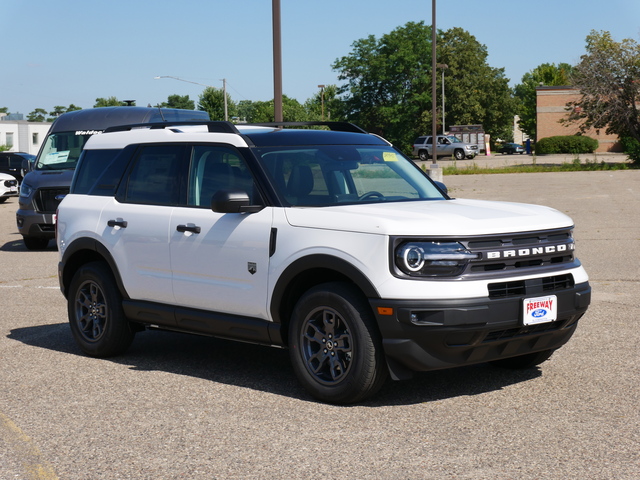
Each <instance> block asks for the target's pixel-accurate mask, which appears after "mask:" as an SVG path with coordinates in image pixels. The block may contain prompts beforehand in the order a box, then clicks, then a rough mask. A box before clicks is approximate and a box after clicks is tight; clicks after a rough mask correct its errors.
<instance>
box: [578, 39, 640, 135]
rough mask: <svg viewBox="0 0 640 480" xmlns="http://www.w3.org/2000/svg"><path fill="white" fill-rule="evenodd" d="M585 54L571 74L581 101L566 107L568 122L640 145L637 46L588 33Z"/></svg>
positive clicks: (639, 60) (639, 49)
mask: <svg viewBox="0 0 640 480" xmlns="http://www.w3.org/2000/svg"><path fill="white" fill-rule="evenodd" d="M586 50H587V53H586V54H585V55H583V56H582V57H581V59H580V63H578V65H576V67H575V70H574V72H573V76H572V81H573V85H574V86H575V87H577V88H578V89H579V90H580V93H581V97H580V99H579V100H577V101H575V102H570V103H569V104H568V105H567V106H568V107H569V108H570V109H571V112H572V113H571V114H570V116H569V118H568V121H569V122H579V123H580V129H581V130H582V131H586V130H587V129H590V128H595V129H605V131H606V133H608V134H617V135H619V136H621V137H628V138H630V139H634V140H635V141H636V142H640V112H639V111H638V105H640V45H639V44H638V43H637V42H636V41H635V40H631V39H624V40H622V41H621V42H616V41H615V40H613V38H612V37H611V34H610V33H609V32H606V31H600V32H597V31H595V30H592V31H591V33H590V34H589V35H588V36H587V46H586Z"/></svg>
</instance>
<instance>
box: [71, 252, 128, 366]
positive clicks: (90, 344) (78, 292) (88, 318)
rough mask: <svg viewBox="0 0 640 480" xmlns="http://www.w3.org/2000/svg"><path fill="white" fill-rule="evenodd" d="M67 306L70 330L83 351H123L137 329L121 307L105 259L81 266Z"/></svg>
mask: <svg viewBox="0 0 640 480" xmlns="http://www.w3.org/2000/svg"><path fill="white" fill-rule="evenodd" d="M67 309H68V314H69V324H70V326H71V333H72V334H73V337H74V338H75V340H76V342H77V343H78V345H79V346H80V348H81V349H82V351H83V352H84V353H86V354H87V355H90V356H92V357H110V356H113V355H118V354H120V353H124V352H125V351H126V350H127V348H129V345H131V342H132V341H133V337H134V332H133V330H132V329H131V326H130V325H129V322H128V321H127V319H126V317H125V316H124V311H123V309H122V296H121V295H120V292H119V290H118V287H117V286H116V283H115V280H114V278H113V275H112V273H111V271H110V270H109V269H108V268H107V266H106V265H105V264H104V263H102V262H91V263H88V264H86V265H84V266H83V267H81V268H80V269H79V270H78V271H77V272H76V274H75V275H74V277H73V280H71V285H70V288H69V295H68V298H67Z"/></svg>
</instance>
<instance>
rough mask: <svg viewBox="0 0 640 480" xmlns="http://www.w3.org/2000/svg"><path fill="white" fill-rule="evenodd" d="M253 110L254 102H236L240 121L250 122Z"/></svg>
mask: <svg viewBox="0 0 640 480" xmlns="http://www.w3.org/2000/svg"><path fill="white" fill-rule="evenodd" d="M254 110H255V102H253V101H251V100H240V101H239V102H238V118H239V120H240V121H243V122H244V121H247V122H251V121H253V120H251V119H252V118H253V112H254Z"/></svg>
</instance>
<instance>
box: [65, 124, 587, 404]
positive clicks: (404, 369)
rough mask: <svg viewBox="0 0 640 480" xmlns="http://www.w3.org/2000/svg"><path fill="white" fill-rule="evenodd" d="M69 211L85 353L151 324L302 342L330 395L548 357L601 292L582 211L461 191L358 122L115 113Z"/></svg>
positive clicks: (311, 382) (303, 378) (71, 288)
mask: <svg viewBox="0 0 640 480" xmlns="http://www.w3.org/2000/svg"><path fill="white" fill-rule="evenodd" d="M320 123H322V124H323V125H326V126H327V127H329V128H330V129H331V131H328V130H311V129H300V128H286V127H288V126H292V127H299V126H305V127H308V126H313V125H318V124H320ZM56 218H57V236H56V239H57V244H58V250H59V263H58V278H59V281H60V288H61V290H62V292H63V294H64V295H65V296H66V298H67V302H68V315H69V322H70V329H71V334H72V335H73V337H74V339H75V341H76V342H77V344H78V346H79V347H80V349H81V350H82V351H83V352H84V353H86V354H87V355H90V356H93V357H109V356H112V355H117V354H123V353H124V352H125V351H126V350H127V348H128V347H129V346H130V344H131V342H132V341H133V339H134V336H135V334H136V333H137V332H141V331H143V330H146V329H150V330H157V329H167V330H172V331H181V332H188V333H195V334H200V335H211V336H219V337H223V338H226V339H235V340H239V341H245V342H251V343H257V344H263V345H267V346H275V347H282V348H288V349H289V353H290V357H291V362H292V366H293V371H294V372H295V374H296V375H297V376H298V379H299V381H300V383H301V384H302V385H303V386H304V387H305V388H306V389H307V390H308V391H309V392H310V393H311V395H313V396H314V397H316V398H317V399H319V400H322V401H326V402H331V403H353V402H359V401H362V400H364V399H365V398H367V397H370V396H371V395H373V394H374V393H375V392H376V391H377V390H378V389H379V388H380V387H381V386H382V384H383V383H384V382H385V380H386V378H387V377H388V376H391V377H392V378H393V379H394V380H401V379H407V378H410V377H411V375H412V372H414V371H426V370H437V369H442V368H449V367H457V366H462V365H470V364H474V363H483V362H490V363H493V364H494V365H497V366H499V367H502V368H532V367H533V366H535V365H538V364H540V363H542V362H544V361H545V360H547V359H548V358H549V357H551V355H552V354H553V352H554V351H555V350H557V349H558V348H560V347H561V346H562V345H564V344H565V343H566V342H567V341H569V339H570V337H571V335H572V334H573V332H574V331H575V329H576V328H577V326H578V324H579V319H580V317H581V316H582V315H583V314H584V313H585V311H586V310H587V307H588V305H589V302H590V296H591V288H590V286H589V282H588V276H587V273H586V272H585V270H584V268H583V267H582V265H581V263H580V261H579V260H578V258H577V257H576V256H575V244H574V239H573V233H572V232H573V221H572V220H571V219H570V218H569V217H568V216H566V215H565V214H563V213H561V212H558V211H556V210H553V209H551V208H548V207H543V206H540V205H524V204H515V203H501V202H488V201H479V200H464V199H453V198H450V197H449V196H447V195H446V194H445V193H444V192H443V190H442V189H441V188H440V187H439V186H437V184H435V182H433V181H432V180H431V179H430V178H429V177H428V176H427V175H426V173H424V172H423V171H422V170H421V169H420V168H419V167H418V166H417V165H416V164H415V163H414V162H412V161H411V160H410V159H409V158H407V157H406V156H405V155H403V154H402V152H401V151H399V150H397V149H396V148H394V147H393V145H391V144H390V143H389V142H387V141H386V140H384V139H383V138H381V137H379V136H377V135H370V134H367V133H366V132H365V131H364V130H361V129H359V128H358V127H356V126H355V125H352V124H348V123H342V122H306V123H304V122H301V123H293V124H286V123H274V124H261V125H233V124H231V123H228V122H210V123H206V122H203V123H202V124H201V125H198V126H196V125H189V126H183V125H175V124H174V125H172V124H171V123H162V124H151V125H147V126H142V125H132V126H131V127H128V128H127V127H117V128H114V129H107V130H105V132H104V133H102V134H100V135H94V136H92V137H91V138H90V139H89V140H88V142H87V144H86V145H85V147H84V150H83V152H82V154H81V155H80V159H79V160H78V164H77V168H76V171H75V174H74V177H73V182H72V183H71V187H70V193H69V194H68V195H66V196H65V197H64V199H63V200H62V202H61V203H60V205H59V206H58V214H57V217H56ZM274 368H275V366H274ZM577 368H579V367H577Z"/></svg>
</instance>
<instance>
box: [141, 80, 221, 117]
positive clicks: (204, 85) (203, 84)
mask: <svg viewBox="0 0 640 480" xmlns="http://www.w3.org/2000/svg"><path fill="white" fill-rule="evenodd" d="M153 78H154V79H155V80H158V79H160V78H173V79H174V80H180V81H181V82H187V83H193V84H194V85H202V86H203V87H209V88H217V87H214V86H213V85H207V84H206V83H198V82H192V81H191V80H185V79H184V78H180V77H173V76H171V75H158V76H157V77H153ZM222 94H223V95H224V120H225V121H228V120H229V115H228V112H227V79H226V78H223V79H222Z"/></svg>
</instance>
